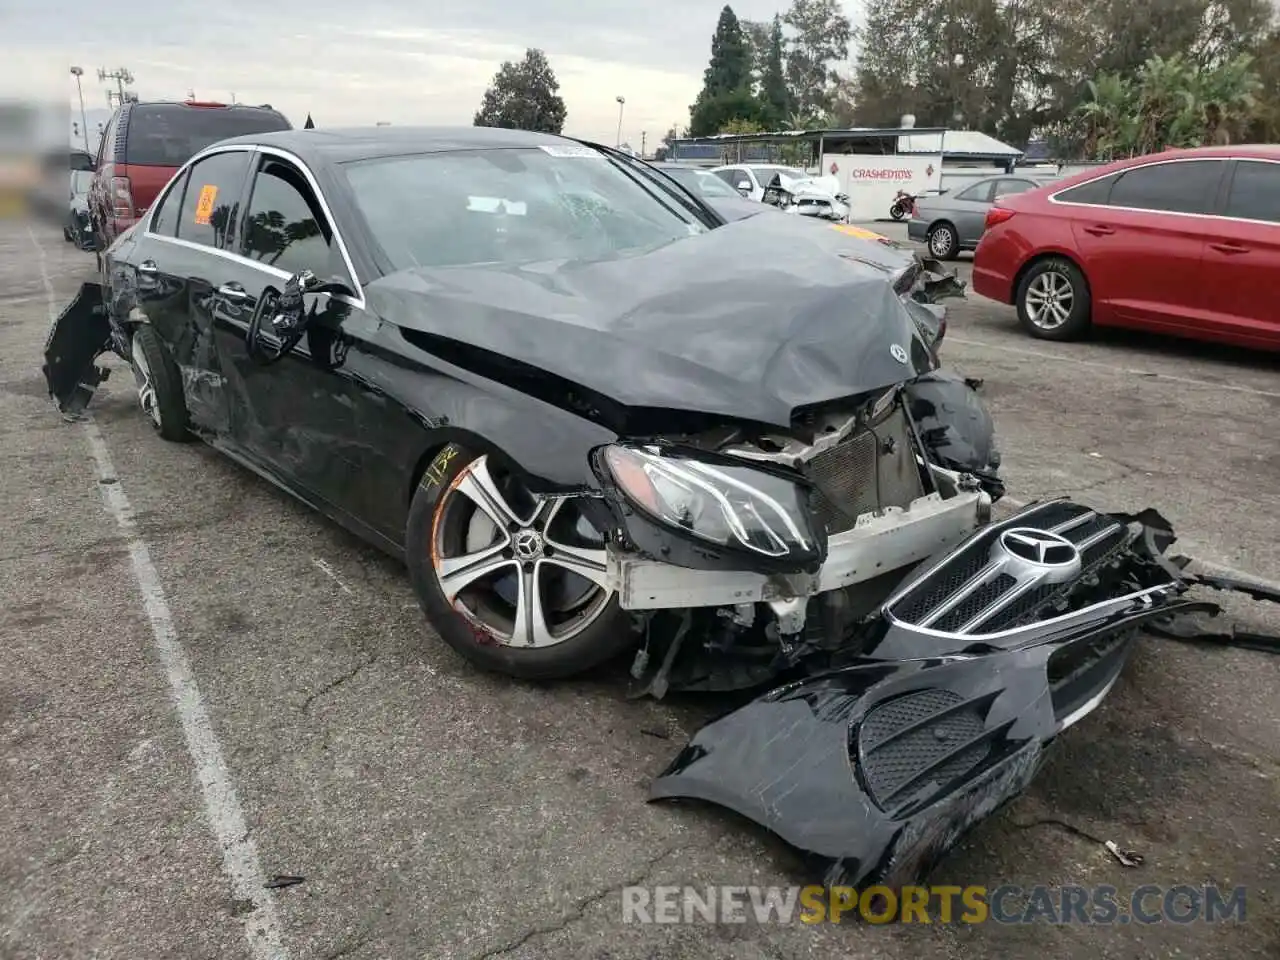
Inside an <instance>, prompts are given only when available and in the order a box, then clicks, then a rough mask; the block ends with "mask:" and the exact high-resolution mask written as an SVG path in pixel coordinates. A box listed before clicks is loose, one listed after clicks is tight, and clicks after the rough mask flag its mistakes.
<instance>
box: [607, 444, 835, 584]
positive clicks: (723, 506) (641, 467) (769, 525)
mask: <svg viewBox="0 0 1280 960" xmlns="http://www.w3.org/2000/svg"><path fill="white" fill-rule="evenodd" d="M601 459H602V461H603V463H604V465H605V466H606V467H607V469H608V471H609V474H610V476H611V477H612V479H613V481H614V483H615V484H616V485H617V487H618V489H619V490H620V491H621V492H622V494H623V495H624V496H625V497H626V498H627V500H628V501H629V502H630V503H631V504H632V505H634V506H636V507H638V508H639V509H641V510H643V511H644V512H645V513H647V514H649V515H650V516H651V517H654V518H655V519H657V520H660V521H661V522H663V523H664V524H666V525H668V526H671V527H674V528H676V529H677V530H680V531H683V532H684V533H687V534H691V535H692V536H694V537H697V538H699V539H701V540H706V541H708V542H710V543H714V544H718V545H720V546H723V547H729V548H732V549H738V550H747V551H750V552H752V553H755V554H759V555H761V556H764V557H771V558H775V559H781V558H784V557H800V556H813V555H816V554H817V553H818V552H819V551H820V550H821V549H822V547H821V545H820V544H819V541H818V537H817V536H816V535H815V533H814V531H813V527H812V525H811V524H810V522H809V516H810V510H809V492H808V490H807V488H805V487H802V486H801V485H800V484H797V483H793V482H792V481H790V480H788V479H786V478H785V477H779V476H776V475H775V474H772V473H767V472H765V471H763V470H759V469H756V468H754V467H747V466H739V465H737V464H726V463H721V462H710V461H708V460H703V459H699V458H697V457H695V456H691V455H687V454H684V453H677V452H672V451H668V450H662V449H660V448H658V447H653V446H645V447H640V446H627V445H620V444H619V445H614V446H610V447H606V448H605V450H604V455H603V457H602V458H601Z"/></svg>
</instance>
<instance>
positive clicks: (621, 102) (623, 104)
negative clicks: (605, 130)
mask: <svg viewBox="0 0 1280 960" xmlns="http://www.w3.org/2000/svg"><path fill="white" fill-rule="evenodd" d="M614 99H615V100H617V101H618V142H617V143H615V144H614V146H615V147H620V146H622V110H623V108H624V107H626V105H627V98H626V97H614Z"/></svg>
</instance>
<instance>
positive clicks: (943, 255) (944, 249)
mask: <svg viewBox="0 0 1280 960" xmlns="http://www.w3.org/2000/svg"><path fill="white" fill-rule="evenodd" d="M925 240H926V242H927V243H928V244H929V252H930V253H931V254H933V255H934V256H935V257H937V258H938V259H939V260H953V259H955V256H956V254H958V253H959V252H960V238H959V237H958V236H957V235H956V228H955V227H953V226H952V225H951V224H949V223H947V222H946V221H943V222H942V223H935V224H934V225H933V226H931V227H930V228H929V233H928V235H927V236H926V237H925Z"/></svg>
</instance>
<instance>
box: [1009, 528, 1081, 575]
mask: <svg viewBox="0 0 1280 960" xmlns="http://www.w3.org/2000/svg"><path fill="white" fill-rule="evenodd" d="M1000 547H1001V549H1003V550H1004V552H1005V553H1007V554H1010V555H1011V556H1014V557H1017V558H1018V559H1019V560H1021V561H1023V562H1024V563H1031V564H1035V565H1036V566H1038V567H1070V566H1074V565H1077V564H1079V563H1080V551H1079V550H1078V549H1076V545H1075V544H1074V543H1072V542H1071V541H1070V540H1068V539H1067V538H1066V537H1063V536H1059V535H1058V534H1056V533H1050V532H1049V531H1048V530H1033V529H1030V528H1024V527H1019V528H1015V529H1013V530H1006V531H1005V532H1004V533H1002V534H1000Z"/></svg>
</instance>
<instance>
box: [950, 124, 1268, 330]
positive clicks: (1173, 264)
mask: <svg viewBox="0 0 1280 960" xmlns="http://www.w3.org/2000/svg"><path fill="white" fill-rule="evenodd" d="M1277 276H1280V146H1276V145H1263V146H1236V147H1204V148H1198V149H1193V150H1173V151H1167V152H1164V153H1158V154H1152V155H1148V156H1144V157H1137V158H1134V159H1129V160H1122V161H1119V162H1117V163H1113V164H1110V165H1107V166H1104V167H1099V168H1097V169H1095V170H1091V171H1087V172H1084V173H1080V174H1077V175H1075V176H1072V177H1069V178H1067V179H1065V180H1062V181H1060V182H1058V183H1055V184H1053V185H1052V186H1050V187H1046V188H1044V189H1041V190H1036V191H1033V192H1030V193H1024V194H1021V195H1019V196H1012V197H1006V198H1003V199H1001V200H1000V201H999V203H998V205H997V206H996V207H995V208H993V209H992V210H991V211H990V213H989V214H988V218H987V232H986V234H985V235H984V236H983V238H982V243H981V244H980V245H979V247H978V251H977V254H976V255H975V257H974V265H973V286H974V289H975V290H977V291H978V292H979V293H981V294H982V295H984V296H987V297H990V298H992V299H994V300H999V301H1001V302H1002V303H1011V304H1014V305H1015V306H1016V307H1017V309H1018V319H1019V321H1020V322H1021V323H1022V325H1023V327H1024V328H1025V329H1026V330H1027V332H1028V333H1030V334H1031V335H1032V336H1035V337H1040V338H1043V339H1046V340H1069V339H1074V338H1077V337H1081V336H1083V335H1085V334H1086V333H1088V331H1089V329H1090V327H1091V326H1093V325H1097V326H1119V327H1133V328H1138V329H1145V330H1150V331H1153V332H1157V333H1167V334H1173V335H1175V336H1181V337H1189V338H1193V339H1202V340H1216V341H1222V342H1224V343H1232V344H1236V345H1239V346H1244V347H1256V348H1262V349H1268V350H1273V349H1278V348H1280V313H1278V312H1277V310H1276V306H1275V296H1274V292H1273V290H1272V289H1271V285H1272V283H1273V282H1274V278H1275V277H1277Z"/></svg>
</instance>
